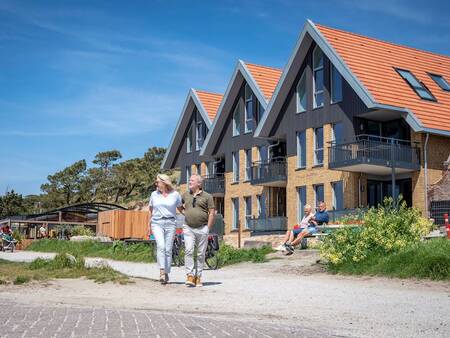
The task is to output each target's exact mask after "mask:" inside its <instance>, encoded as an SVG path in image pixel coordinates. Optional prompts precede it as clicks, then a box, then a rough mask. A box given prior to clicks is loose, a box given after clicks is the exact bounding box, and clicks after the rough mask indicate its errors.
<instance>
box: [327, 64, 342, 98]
mask: <svg viewBox="0 0 450 338" xmlns="http://www.w3.org/2000/svg"><path fill="white" fill-rule="evenodd" d="M330 79H331V103H336V102H340V101H342V76H341V74H340V73H339V71H338V70H337V69H336V67H335V66H334V65H331V74H330Z"/></svg>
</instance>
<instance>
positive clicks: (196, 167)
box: [195, 164, 202, 175]
mask: <svg viewBox="0 0 450 338" xmlns="http://www.w3.org/2000/svg"><path fill="white" fill-rule="evenodd" d="M195 169H196V171H197V175H201V174H202V165H201V164H196V165H195Z"/></svg>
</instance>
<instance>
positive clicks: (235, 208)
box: [231, 198, 239, 230]
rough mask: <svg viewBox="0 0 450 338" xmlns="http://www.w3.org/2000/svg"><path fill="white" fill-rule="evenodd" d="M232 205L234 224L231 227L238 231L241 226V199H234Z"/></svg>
mask: <svg viewBox="0 0 450 338" xmlns="http://www.w3.org/2000/svg"><path fill="white" fill-rule="evenodd" d="M231 204H232V205H233V222H232V224H231V226H232V228H233V230H236V229H237V228H238V224H239V198H232V199H231Z"/></svg>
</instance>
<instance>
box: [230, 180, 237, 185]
mask: <svg viewBox="0 0 450 338" xmlns="http://www.w3.org/2000/svg"><path fill="white" fill-rule="evenodd" d="M230 184H231V185H235V184H239V181H234V182H231V183H230Z"/></svg>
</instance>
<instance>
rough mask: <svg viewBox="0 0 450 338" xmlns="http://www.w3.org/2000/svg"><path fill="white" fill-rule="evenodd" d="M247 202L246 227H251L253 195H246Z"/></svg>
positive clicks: (245, 200)
mask: <svg viewBox="0 0 450 338" xmlns="http://www.w3.org/2000/svg"><path fill="white" fill-rule="evenodd" d="M244 202H245V228H246V229H249V228H250V222H251V217H252V197H251V196H246V197H244Z"/></svg>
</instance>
